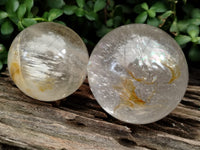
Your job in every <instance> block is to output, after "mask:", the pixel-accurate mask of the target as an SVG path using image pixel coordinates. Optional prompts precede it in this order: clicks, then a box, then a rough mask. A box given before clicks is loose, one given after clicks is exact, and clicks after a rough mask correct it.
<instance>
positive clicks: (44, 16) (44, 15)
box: [42, 11, 49, 19]
mask: <svg viewBox="0 0 200 150" xmlns="http://www.w3.org/2000/svg"><path fill="white" fill-rule="evenodd" d="M48 16H49V12H47V11H45V12H44V13H43V15H42V18H45V19H47V18H48Z"/></svg>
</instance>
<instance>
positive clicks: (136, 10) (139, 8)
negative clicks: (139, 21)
mask: <svg viewBox="0 0 200 150" xmlns="http://www.w3.org/2000/svg"><path fill="white" fill-rule="evenodd" d="M133 11H134V12H135V13H137V14H140V13H142V12H143V11H144V9H142V7H141V4H138V5H136V6H135V7H134V8H133Z"/></svg>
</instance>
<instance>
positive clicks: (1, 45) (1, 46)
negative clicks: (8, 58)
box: [0, 44, 6, 54]
mask: <svg viewBox="0 0 200 150" xmlns="http://www.w3.org/2000/svg"><path fill="white" fill-rule="evenodd" d="M4 51H6V48H5V46H4V45H3V44H0V54H1V53H3V52H4Z"/></svg>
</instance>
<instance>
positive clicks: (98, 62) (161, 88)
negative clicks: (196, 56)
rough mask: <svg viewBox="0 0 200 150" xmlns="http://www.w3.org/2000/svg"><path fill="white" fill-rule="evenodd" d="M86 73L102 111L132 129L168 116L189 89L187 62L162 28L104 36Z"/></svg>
mask: <svg viewBox="0 0 200 150" xmlns="http://www.w3.org/2000/svg"><path fill="white" fill-rule="evenodd" d="M87 70H88V79H89V84H90V87H91V90H92V92H93V94H94V96H95V98H96V99H97V101H98V103H99V104H100V105H101V106H102V108H103V109H104V110H105V111H106V112H108V113H109V114H111V115H112V116H114V117H115V118H117V119H119V120H122V121H124V122H128V123H133V124H146V123H151V122H154V121H157V120H159V119H161V118H163V117H165V116H166V115H168V114H169V113H170V112H171V111H172V110H173V109H174V108H175V107H176V106H177V105H178V103H179V102H180V101H181V99H182V97H183V96H184V93H185V91H186V88H187V84H188V67H187V62H186V59H185V57H184V54H183V52H182V50H181V48H180V47H179V45H178V44H177V43H176V41H175V40H174V39H173V38H172V37H170V36H169V35H168V34H167V33H165V32H164V31H162V30H161V29H159V28H156V27H152V26H149V25H145V24H130V25H125V26H121V27H119V28H116V29H115V30H113V31H111V32H110V33H108V34H107V35H105V36H104V37H103V38H102V39H101V40H100V41H99V43H98V44H97V45H96V47H95V48H94V50H93V52H92V54H91V57H90V60H89V63H88V67H87Z"/></svg>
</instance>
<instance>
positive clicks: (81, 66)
mask: <svg viewBox="0 0 200 150" xmlns="http://www.w3.org/2000/svg"><path fill="white" fill-rule="evenodd" d="M88 59H89V56H88V52H87V49H86V46H85V44H84V43H83V41H82V40H81V38H80V37H79V36H78V35H77V34H76V33H75V32H74V31H73V30H71V29H70V28H68V27H66V26H64V25H61V24H58V23H51V22H43V23H38V24H35V25H32V26H30V27H28V28H26V29H24V30H23V31H22V32H21V33H19V34H18V35H17V37H16V38H15V39H14V41H13V42H12V44H11V47H10V50H9V54H8V70H9V73H10V76H11V78H12V80H13V81H14V83H15V84H16V85H17V87H18V88H19V89H20V90H21V91H22V92H24V93H25V94H27V95H28V96H30V97H32V98H34V99H38V100H41V101H56V100H59V99H62V98H65V97H67V96H68V95H70V94H72V93H73V92H75V91H76V90H77V89H78V88H79V87H80V85H81V84H82V83H83V81H84V79H85V77H86V73H87V63H88Z"/></svg>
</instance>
